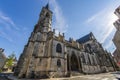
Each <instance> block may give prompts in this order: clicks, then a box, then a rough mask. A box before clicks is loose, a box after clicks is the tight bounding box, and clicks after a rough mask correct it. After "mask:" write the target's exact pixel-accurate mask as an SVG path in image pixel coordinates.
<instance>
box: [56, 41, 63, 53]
mask: <svg viewBox="0 0 120 80" xmlns="http://www.w3.org/2000/svg"><path fill="white" fill-rule="evenodd" d="M56 52H58V53H62V46H61V44H59V43H58V44H57V46H56Z"/></svg>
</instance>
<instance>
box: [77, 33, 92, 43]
mask: <svg viewBox="0 0 120 80" xmlns="http://www.w3.org/2000/svg"><path fill="white" fill-rule="evenodd" d="M91 36H93V33H92V32H90V33H89V34H87V35H85V36H83V37H82V38H80V39H77V40H76V41H77V42H79V43H85V42H87V41H89V40H90V39H91Z"/></svg>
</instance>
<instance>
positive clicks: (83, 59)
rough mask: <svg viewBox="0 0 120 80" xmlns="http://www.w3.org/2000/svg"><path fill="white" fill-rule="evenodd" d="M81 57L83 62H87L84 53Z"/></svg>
mask: <svg viewBox="0 0 120 80" xmlns="http://www.w3.org/2000/svg"><path fill="white" fill-rule="evenodd" d="M81 58H82V62H83V63H85V62H86V61H85V56H84V54H82V55H81Z"/></svg>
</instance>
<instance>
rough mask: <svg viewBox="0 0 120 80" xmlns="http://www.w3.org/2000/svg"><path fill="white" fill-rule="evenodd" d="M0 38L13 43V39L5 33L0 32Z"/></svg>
mask: <svg viewBox="0 0 120 80" xmlns="http://www.w3.org/2000/svg"><path fill="white" fill-rule="evenodd" d="M0 36H1V37H2V38H5V39H7V40H8V41H9V42H13V39H12V38H11V37H10V36H9V35H7V34H6V33H5V32H3V31H0Z"/></svg>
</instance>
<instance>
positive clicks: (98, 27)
mask: <svg viewBox="0 0 120 80" xmlns="http://www.w3.org/2000/svg"><path fill="white" fill-rule="evenodd" d="M117 7H118V1H116V2H115V3H112V4H110V5H109V6H107V7H106V8H105V9H103V10H102V11H100V12H98V13H96V14H95V15H93V16H91V17H90V18H88V19H87V20H86V21H85V23H86V24H87V25H89V26H91V25H92V26H93V27H91V28H93V32H94V33H95V35H96V37H97V38H98V40H99V41H100V42H101V43H103V44H104V43H105V42H106V40H107V39H108V37H112V36H110V34H111V33H112V32H113V31H114V28H115V27H114V26H113V22H115V21H116V20H117V16H116V15H115V14H114V11H115V9H116V8H117ZM110 46H112V41H109V43H108V44H107V45H105V46H104V47H105V48H107V49H108V48H109V47H110Z"/></svg>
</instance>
